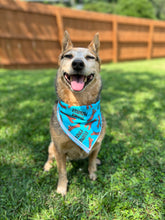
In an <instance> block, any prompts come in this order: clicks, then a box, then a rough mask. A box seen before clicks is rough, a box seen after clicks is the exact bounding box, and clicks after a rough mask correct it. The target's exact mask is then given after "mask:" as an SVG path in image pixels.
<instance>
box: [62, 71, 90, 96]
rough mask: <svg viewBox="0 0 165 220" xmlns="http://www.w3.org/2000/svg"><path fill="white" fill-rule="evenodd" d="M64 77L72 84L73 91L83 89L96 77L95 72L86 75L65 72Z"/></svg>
mask: <svg viewBox="0 0 165 220" xmlns="http://www.w3.org/2000/svg"><path fill="white" fill-rule="evenodd" d="M64 78H65V80H66V82H67V83H68V84H69V85H70V87H71V89H72V90H73V91H77V92H79V91H82V90H83V89H84V88H85V87H86V86H87V85H88V84H89V83H90V82H91V81H92V80H93V78H94V74H93V73H91V74H90V75H88V76H84V75H79V74H77V75H69V74H68V73H66V72H65V73H64Z"/></svg>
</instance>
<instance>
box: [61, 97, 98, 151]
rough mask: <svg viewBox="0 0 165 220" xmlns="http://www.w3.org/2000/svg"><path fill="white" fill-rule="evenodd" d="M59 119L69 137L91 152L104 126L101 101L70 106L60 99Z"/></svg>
mask: <svg viewBox="0 0 165 220" xmlns="http://www.w3.org/2000/svg"><path fill="white" fill-rule="evenodd" d="M57 119H58V121H59V123H60V126H61V128H62V129H63V131H64V132H65V133H66V134H67V135H68V136H69V138H70V139H71V140H72V141H73V142H75V143H76V144H77V145H78V146H79V147H80V148H82V149H83V150H84V151H85V152H86V153H89V152H90V150H91V149H92V147H93V145H94V144H95V142H96V141H97V139H98V137H99V135H100V132H101V128H102V118H101V112H100V101H98V102H96V103H94V104H91V105H83V106H69V105H68V104H66V103H65V102H62V101H59V102H58V104H57Z"/></svg>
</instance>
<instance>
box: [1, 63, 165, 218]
mask: <svg viewBox="0 0 165 220" xmlns="http://www.w3.org/2000/svg"><path fill="white" fill-rule="evenodd" d="M55 73H56V71H55V70H37V71H21V70H19V71H18V70H4V69H1V70H0V163H1V164H0V219H9V220H13V219H21V220H23V219H31V220H34V219H35V220H38V219H43V220H47V219H49V220H50V219H52V220H53V219H81V220H83V219H84V220H85V219H108V220H110V219H121V220H123V219H138V220H139V219H149V220H150V219H165V59H157V60H150V61H136V62H126V63H118V64H109V65H103V66H102V72H101V74H102V79H103V85H104V86H103V91H102V111H103V113H104V115H105V117H106V120H107V132H106V137H105V139H104V141H103V144H102V148H101V151H100V153H99V158H100V159H101V160H102V165H101V166H100V167H99V169H98V172H97V175H98V179H97V181H96V182H91V181H90V180H89V178H88V172H87V160H84V161H78V162H72V163H71V162H68V164H67V171H68V179H69V190H68V194H67V196H66V198H62V197H61V196H60V195H58V194H57V193H56V185H57V180H58V174H57V169H56V163H54V165H55V166H54V168H53V169H52V170H51V171H50V172H49V173H44V172H43V170H42V168H43V165H44V163H45V161H46V159H47V147H48V144H49V141H50V136H49V119H50V116H51V112H52V107H53V103H54V100H55V94H54V77H55Z"/></svg>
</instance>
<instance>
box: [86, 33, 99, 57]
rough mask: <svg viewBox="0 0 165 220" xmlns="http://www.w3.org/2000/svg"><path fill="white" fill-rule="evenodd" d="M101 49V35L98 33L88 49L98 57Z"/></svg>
mask: <svg viewBox="0 0 165 220" xmlns="http://www.w3.org/2000/svg"><path fill="white" fill-rule="evenodd" d="M99 48H100V41H99V33H96V34H95V36H94V38H93V40H92V42H91V43H90V44H89V46H88V49H89V50H91V51H92V52H94V53H95V54H96V55H98V54H99Z"/></svg>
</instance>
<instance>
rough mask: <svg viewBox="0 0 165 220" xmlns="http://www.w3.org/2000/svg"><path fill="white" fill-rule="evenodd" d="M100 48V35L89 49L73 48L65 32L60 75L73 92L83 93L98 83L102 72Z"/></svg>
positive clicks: (95, 37) (60, 59)
mask: <svg viewBox="0 0 165 220" xmlns="http://www.w3.org/2000/svg"><path fill="white" fill-rule="evenodd" d="M99 46H100V42H99V35H98V34H96V35H95V36H94V39H93V41H92V42H91V43H90V44H89V46H88V48H79V47H73V44H72V42H71V39H70V36H69V34H68V32H67V31H65V34H64V39H63V44H62V53H61V55H60V57H59V73H60V77H61V79H62V81H63V82H64V83H65V84H66V86H67V87H68V88H69V89H70V90H71V91H72V92H81V91H83V90H85V89H86V88H87V87H88V86H89V85H90V84H92V83H94V82H95V81H96V79H97V77H98V74H99V71H100V59H99V54H98V52H99Z"/></svg>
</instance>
